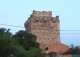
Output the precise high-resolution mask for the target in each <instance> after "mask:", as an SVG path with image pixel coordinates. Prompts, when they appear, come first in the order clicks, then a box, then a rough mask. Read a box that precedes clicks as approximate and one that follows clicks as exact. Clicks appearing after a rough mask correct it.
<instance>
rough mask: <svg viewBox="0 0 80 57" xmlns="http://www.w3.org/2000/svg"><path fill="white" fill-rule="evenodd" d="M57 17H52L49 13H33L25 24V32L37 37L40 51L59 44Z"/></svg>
mask: <svg viewBox="0 0 80 57" xmlns="http://www.w3.org/2000/svg"><path fill="white" fill-rule="evenodd" d="M59 22H60V21H59V16H56V17H52V12H51V11H35V10H33V13H32V14H31V15H30V17H29V18H28V20H27V21H26V22H25V24H24V26H25V30H26V31H27V32H29V33H32V34H34V35H36V36H37V42H38V43H40V47H41V48H42V49H45V48H47V47H48V46H50V45H52V44H54V43H56V42H60V27H59Z"/></svg>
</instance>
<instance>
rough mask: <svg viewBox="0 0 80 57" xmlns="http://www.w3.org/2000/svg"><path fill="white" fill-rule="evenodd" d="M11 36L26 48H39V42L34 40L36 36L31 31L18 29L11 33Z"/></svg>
mask: <svg viewBox="0 0 80 57" xmlns="http://www.w3.org/2000/svg"><path fill="white" fill-rule="evenodd" d="M13 37H14V38H16V40H17V42H18V43H19V44H20V45H21V46H23V47H24V48H25V49H26V50H30V49H31V48H39V43H37V42H36V36H35V35H33V34H31V33H27V32H26V31H23V30H20V31H18V32H17V33H16V34H15V35H13Z"/></svg>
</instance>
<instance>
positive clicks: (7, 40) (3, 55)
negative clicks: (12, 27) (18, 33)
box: [0, 28, 26, 57]
mask: <svg viewBox="0 0 80 57" xmlns="http://www.w3.org/2000/svg"><path fill="white" fill-rule="evenodd" d="M23 52H26V50H25V49H24V48H23V47H21V46H20V45H19V44H18V43H17V42H16V41H15V39H13V38H12V34H11V33H10V32H9V29H8V30H6V29H5V28H0V57H8V56H9V55H10V54H13V55H15V56H18V57H19V56H21V55H24V56H23V57H25V53H24V54H23Z"/></svg>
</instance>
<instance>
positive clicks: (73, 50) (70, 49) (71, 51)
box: [63, 44, 80, 54]
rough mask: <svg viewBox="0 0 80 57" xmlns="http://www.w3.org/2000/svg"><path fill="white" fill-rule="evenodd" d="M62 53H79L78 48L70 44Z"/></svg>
mask: <svg viewBox="0 0 80 57" xmlns="http://www.w3.org/2000/svg"><path fill="white" fill-rule="evenodd" d="M63 54H80V49H78V48H77V47H74V45H73V44H71V45H70V48H69V49H68V51H67V52H65V53H63Z"/></svg>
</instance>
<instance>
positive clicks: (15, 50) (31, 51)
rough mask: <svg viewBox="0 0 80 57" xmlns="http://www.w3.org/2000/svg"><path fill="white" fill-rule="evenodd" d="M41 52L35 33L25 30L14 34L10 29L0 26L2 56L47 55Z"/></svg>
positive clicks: (31, 56) (0, 56)
mask: <svg viewBox="0 0 80 57" xmlns="http://www.w3.org/2000/svg"><path fill="white" fill-rule="evenodd" d="M41 52H42V50H41V49H40V48H39V43H37V42H36V36H35V35H33V34H30V33H27V32H25V31H23V30H20V31H18V32H17V33H16V34H14V35H13V34H12V33H11V32H10V30H9V29H5V28H0V57H11V56H12V57H45V55H46V54H45V53H41Z"/></svg>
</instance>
